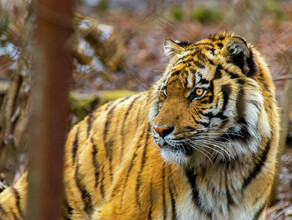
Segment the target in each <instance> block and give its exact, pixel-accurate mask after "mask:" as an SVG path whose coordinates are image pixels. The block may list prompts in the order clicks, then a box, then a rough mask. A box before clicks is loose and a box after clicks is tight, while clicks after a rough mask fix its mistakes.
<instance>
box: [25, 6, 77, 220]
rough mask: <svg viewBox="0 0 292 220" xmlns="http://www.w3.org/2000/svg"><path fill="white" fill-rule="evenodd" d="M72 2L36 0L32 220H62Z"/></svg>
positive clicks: (70, 66) (28, 212)
mask: <svg viewBox="0 0 292 220" xmlns="http://www.w3.org/2000/svg"><path fill="white" fill-rule="evenodd" d="M73 2H74V1H73V0H35V1H34V5H35V9H36V29H35V32H34V37H35V42H36V44H35V47H34V49H35V51H34V62H35V69H34V75H33V82H34V83H33V95H32V135H31V137H32V140H31V147H30V149H29V153H30V154H29V159H30V160H29V172H28V173H29V176H28V182H29V186H28V210H27V219H29V220H40V219H42V220H46V219H48V220H49V219H50V220H52V219H60V217H61V206H62V203H63V160H64V159H63V156H64V143H65V137H66V131H67V130H68V129H67V128H68V126H67V125H68V124H69V123H68V122H69V101H68V92H69V83H70V80H71V75H72V64H71V60H70V51H69V48H70V46H69V38H70V37H71V35H72V30H73V28H72V27H73V25H72V15H73V12H72V11H73Z"/></svg>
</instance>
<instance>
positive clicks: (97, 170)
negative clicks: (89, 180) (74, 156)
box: [91, 138, 99, 187]
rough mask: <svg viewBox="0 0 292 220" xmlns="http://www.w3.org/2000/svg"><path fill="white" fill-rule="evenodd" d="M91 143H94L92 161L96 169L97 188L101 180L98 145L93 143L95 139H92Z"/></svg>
mask: <svg viewBox="0 0 292 220" xmlns="http://www.w3.org/2000/svg"><path fill="white" fill-rule="evenodd" d="M91 143H92V148H93V150H92V161H93V166H94V169H95V175H94V176H95V187H97V184H98V179H99V163H98V161H97V158H96V156H97V147H96V145H95V144H94V143H93V139H92V138H91Z"/></svg>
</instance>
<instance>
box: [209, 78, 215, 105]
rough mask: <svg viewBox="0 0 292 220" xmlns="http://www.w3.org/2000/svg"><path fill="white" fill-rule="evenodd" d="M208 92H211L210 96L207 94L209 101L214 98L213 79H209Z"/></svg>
mask: <svg viewBox="0 0 292 220" xmlns="http://www.w3.org/2000/svg"><path fill="white" fill-rule="evenodd" d="M209 92H210V93H211V96H209V103H212V102H213V99H214V95H213V94H214V84H213V81H210V85H209Z"/></svg>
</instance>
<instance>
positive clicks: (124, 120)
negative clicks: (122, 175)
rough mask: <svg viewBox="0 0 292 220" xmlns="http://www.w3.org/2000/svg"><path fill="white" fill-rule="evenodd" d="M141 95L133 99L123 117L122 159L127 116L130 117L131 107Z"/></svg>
mask: <svg viewBox="0 0 292 220" xmlns="http://www.w3.org/2000/svg"><path fill="white" fill-rule="evenodd" d="M140 97H141V96H137V97H135V98H134V99H133V100H132V102H131V104H130V105H129V107H128V109H127V111H126V113H125V116H124V119H123V122H122V132H121V133H122V135H121V136H122V146H121V156H120V158H121V159H122V156H123V153H124V145H125V123H126V121H127V118H128V115H129V112H130V111H131V109H132V107H133V105H134V103H135V102H136V101H137V99H138V98H140Z"/></svg>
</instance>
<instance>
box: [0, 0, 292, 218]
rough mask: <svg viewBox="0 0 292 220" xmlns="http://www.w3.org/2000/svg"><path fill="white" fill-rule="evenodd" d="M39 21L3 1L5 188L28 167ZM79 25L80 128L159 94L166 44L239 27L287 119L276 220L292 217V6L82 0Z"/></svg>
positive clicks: (287, 1) (22, 1)
mask: <svg viewBox="0 0 292 220" xmlns="http://www.w3.org/2000/svg"><path fill="white" fill-rule="evenodd" d="M34 20H35V17H34V9H33V7H32V5H31V1H29V0H0V191H1V188H4V187H5V186H6V185H11V184H14V183H15V182H16V181H17V179H18V178H19V177H20V176H21V175H22V174H23V172H24V170H25V168H26V160H27V156H26V151H27V147H28V144H27V143H28V141H27V139H28V138H27V137H28V136H27V131H28V127H29V126H28V125H29V117H28V112H29V110H30V105H29V104H28V103H29V102H28V100H29V99H30V95H31V75H32V68H33V62H32V53H33V47H32V45H33V42H32V39H33V38H32V31H33V30H34V28H35V25H34ZM60 25H64V24H60ZM74 29H75V33H74V37H73V36H72V39H69V40H68V45H73V46H70V48H69V49H68V50H70V51H71V53H72V57H73V65H74V71H73V80H72V83H71V92H70V101H71V105H72V110H71V122H70V123H71V125H72V124H75V123H77V122H78V121H80V120H82V119H83V117H84V116H85V115H87V114H88V113H90V112H92V111H93V110H94V109H96V108H97V107H98V106H100V105H102V104H104V103H106V102H108V101H110V100H113V99H116V98H119V97H122V96H126V95H130V94H134V93H137V92H139V91H143V90H146V89H149V88H150V87H151V85H152V84H153V83H154V82H155V81H156V80H158V79H159V78H160V77H161V74H162V72H163V70H164V66H165V65H166V64H167V62H168V58H167V57H166V56H165V55H164V53H163V46H162V45H163V42H164V40H165V39H173V40H180V41H190V42H194V41H197V40H200V39H202V38H204V37H207V36H208V35H210V34H214V33H216V32H219V31H234V32H236V33H238V34H240V35H242V36H244V37H245V38H246V39H247V40H248V41H249V42H251V43H252V44H254V45H255V46H256V48H257V49H258V50H259V51H260V52H261V54H262V55H263V56H264V57H265V58H266V60H267V63H268V65H269V67H270V70H271V73H272V76H273V80H274V82H275V85H276V89H277V101H278V104H279V106H280V107H281V119H282V121H281V141H280V153H279V154H281V156H280V155H279V156H280V159H279V161H280V162H279V181H278V182H277V184H276V185H277V186H276V187H275V190H274V192H273V204H272V206H271V207H270V208H269V210H268V214H269V215H268V219H291V218H292V111H291V102H292V95H291V92H290V91H292V90H291V89H292V62H291V60H292V59H291V58H292V1H291V0H257V1H255V0H221V1H215V0H143V1H142V0H139V1H138V0H78V2H77V6H76V14H75V17H74ZM72 41H73V42H72Z"/></svg>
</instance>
